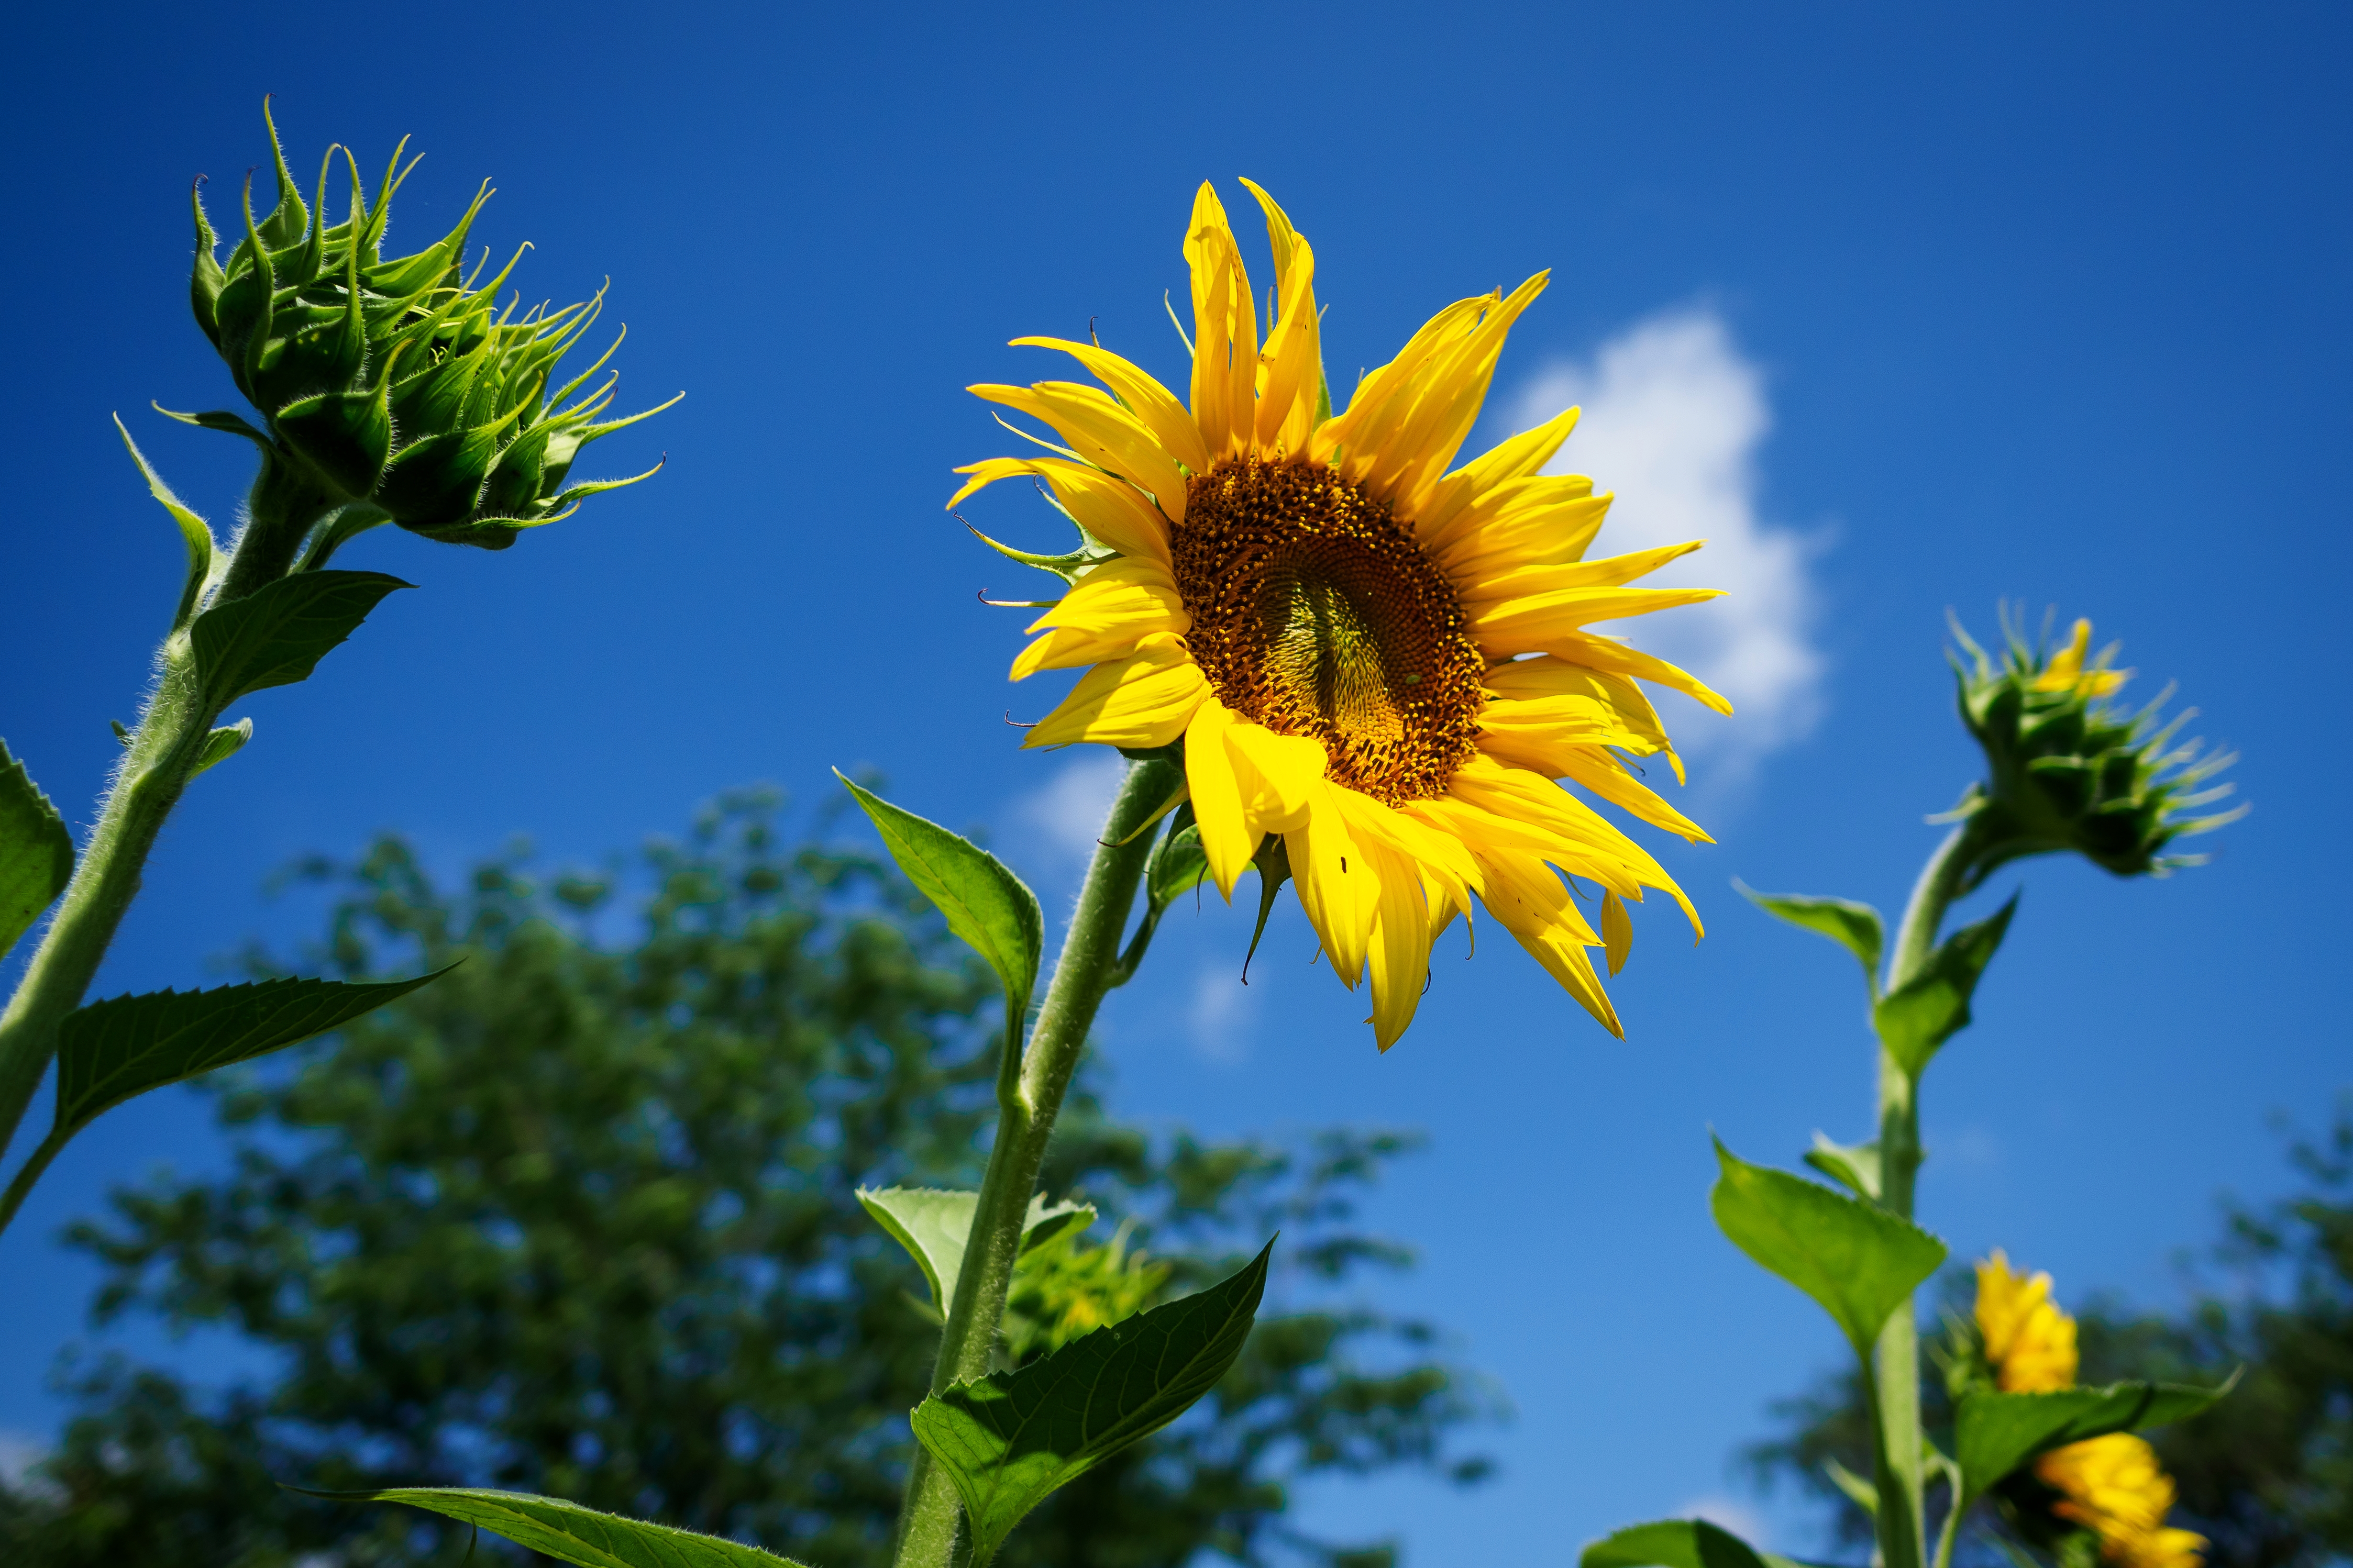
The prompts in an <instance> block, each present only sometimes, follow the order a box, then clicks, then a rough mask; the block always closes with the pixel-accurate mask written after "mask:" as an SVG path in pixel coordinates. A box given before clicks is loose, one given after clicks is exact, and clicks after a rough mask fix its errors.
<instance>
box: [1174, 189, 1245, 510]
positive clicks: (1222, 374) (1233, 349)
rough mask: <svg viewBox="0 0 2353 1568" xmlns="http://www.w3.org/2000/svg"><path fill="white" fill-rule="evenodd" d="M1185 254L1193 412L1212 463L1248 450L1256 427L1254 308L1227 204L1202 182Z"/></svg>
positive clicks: (1194, 205) (1202, 442)
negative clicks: (1190, 297)
mask: <svg viewBox="0 0 2353 1568" xmlns="http://www.w3.org/2000/svg"><path fill="white" fill-rule="evenodd" d="M1185 260H1186V262H1187V265H1188V266H1189V267H1190V268H1191V269H1192V274H1193V418H1194V421H1195V423H1196V424H1198V426H1200V429H1201V445H1202V447H1203V448H1204V449H1205V450H1206V451H1207V452H1208V455H1209V461H1210V462H1212V463H1214V462H1216V461H1217V460H1218V459H1219V458H1221V457H1224V456H1226V455H1228V454H1229V453H1239V452H1242V451H1246V450H1248V449H1249V447H1250V437H1251V434H1252V432H1253V430H1254V429H1255V428H1256V425H1257V417H1258V411H1257V410H1256V409H1255V408H1254V407H1253V406H1252V404H1253V402H1254V401H1255V395H1254V388H1255V385H1256V383H1257V380H1258V307H1257V305H1256V303H1255V301H1253V300H1252V299H1251V297H1250V273H1249V271H1248V269H1247V268H1244V267H1243V266H1242V256H1241V250H1240V247H1237V246H1236V245H1235V244H1234V231H1233V228H1232V226H1230V225H1229V224H1228V223H1227V222H1226V209H1225V206H1224V204H1222V203H1220V202H1219V200H1218V193H1217V192H1216V191H1214V190H1212V189H1211V188H1210V186H1209V184H1208V181H1206V180H1205V181H1203V182H1202V184H1201V188H1200V190H1199V191H1198V193H1197V194H1196V195H1195V196H1194V198H1193V225H1192V228H1191V231H1190V232H1189V233H1187V235H1186V237H1185Z"/></svg>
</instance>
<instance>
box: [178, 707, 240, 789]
mask: <svg viewBox="0 0 2353 1568" xmlns="http://www.w3.org/2000/svg"><path fill="white" fill-rule="evenodd" d="M252 739H253V721H252V720H250V719H239V720H238V721H237V722H236V723H234V724H224V725H222V726H221V727H220V728H219V729H217V730H215V731H212V733H210V734H208V735H206V737H205V749H204V751H203V752H202V753H201V754H200V755H199V756H198V757H197V758H196V765H195V769H194V770H193V771H191V772H190V773H189V774H188V776H189V777H190V778H194V777H195V776H196V774H197V773H203V772H204V771H205V770H206V768H208V767H211V766H212V765H213V764H214V763H225V762H227V760H228V759H229V758H231V757H233V756H235V755H237V752H241V751H243V750H244V749H245V743H246V742H248V741H250V740H252Z"/></svg>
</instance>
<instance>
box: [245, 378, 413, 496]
mask: <svg viewBox="0 0 2353 1568" xmlns="http://www.w3.org/2000/svg"><path fill="white" fill-rule="evenodd" d="M269 423H270V426H271V427H272V428H274V429H275V430H276V431H277V432H278V437H279V439H280V440H282V441H284V442H285V443H286V445H287V446H288V447H290V448H291V449H292V450H293V451H294V452H295V454H296V455H298V456H299V457H301V458H302V460H303V461H304V462H307V463H309V464H310V465H311V467H312V468H315V469H317V470H318V471H319V475H320V477H321V478H322V479H325V480H326V481H327V482H328V483H330V484H332V485H333V486H334V487H335V488H336V489H339V490H341V491H343V494H345V495H347V496H351V497H353V498H354V499H358V498H364V497H365V496H367V495H369V494H370V493H372V492H373V491H374V490H375V486H376V480H377V479H379V478H380V477H382V475H383V473H384V468H385V463H386V462H388V461H390V459H391V458H392V408H391V405H389V404H388V403H387V402H386V401H385V389H384V387H383V386H382V385H380V384H379V385H377V386H374V387H360V388H358V389H357V390H355V391H350V392H322V393H319V394H317V395H314V396H311V397H300V398H297V399H295V400H294V401H293V402H291V403H290V404H288V405H286V406H285V407H283V408H281V409H280V410H279V411H278V413H277V414H276V415H275V416H273V417H272V418H271V419H270V422H269Z"/></svg>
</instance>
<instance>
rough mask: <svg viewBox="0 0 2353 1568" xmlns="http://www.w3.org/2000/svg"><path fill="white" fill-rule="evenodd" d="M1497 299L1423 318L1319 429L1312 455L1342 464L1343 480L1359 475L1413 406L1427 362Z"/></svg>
mask: <svg viewBox="0 0 2353 1568" xmlns="http://www.w3.org/2000/svg"><path fill="white" fill-rule="evenodd" d="M1493 303H1494V298H1493V296H1492V295H1487V294H1482V295H1479V296H1477V297H1476V298H1474V299H1470V300H1456V301H1455V302H1454V303H1453V304H1451V305H1449V306H1447V307H1446V309H1444V310H1440V311H1439V312H1438V314H1436V315H1435V316H1432V317H1431V318H1430V320H1429V321H1425V322H1423V323H1422V325H1421V330H1420V331H1418V332H1416V333H1414V335H1413V336H1412V337H1411V338H1409V339H1408V340H1407V341H1406V345H1405V347H1403V348H1402V349H1399V350H1398V356H1397V358H1395V359H1393V360H1391V361H1389V363H1387V364H1385V365H1383V366H1381V367H1380V368H1379V369H1378V370H1377V371H1374V372H1373V373H1372V374H1369V375H1367V376H1366V377H1365V379H1364V380H1363V381H1362V382H1361V383H1359V384H1358V385H1357V387H1356V395H1355V396H1353V397H1351V398H1350V399H1349V400H1348V407H1347V411H1346V412H1345V413H1343V414H1340V415H1337V416H1335V417H1333V418H1331V419H1327V420H1325V421H1324V424H1323V425H1321V426H1318V427H1317V429H1316V431H1315V439H1314V445H1313V446H1312V447H1311V448H1310V450H1309V456H1311V457H1313V458H1314V459H1315V460H1316V461H1317V462H1319V463H1330V464H1332V465H1333V466H1334V467H1335V468H1340V469H1341V470H1342V477H1343V478H1346V479H1355V478H1356V474H1357V473H1359V472H1361V471H1363V469H1364V468H1366V467H1368V466H1369V464H1370V461H1371V459H1370V458H1369V457H1367V456H1366V454H1368V453H1370V452H1372V451H1374V450H1375V449H1376V448H1377V446H1378V445H1379V441H1380V437H1382V435H1383V434H1384V433H1386V432H1387V431H1388V430H1390V429H1392V428H1394V427H1395V426H1396V425H1397V424H1398V421H1400V420H1402V419H1403V418H1404V417H1405V416H1406V414H1407V413H1408V412H1409V410H1410V408H1411V404H1412V400H1411V398H1410V396H1409V395H1408V394H1409V393H1410V391H1411V389H1412V387H1413V385H1414V384H1415V378H1416V377H1417V376H1418V375H1419V374H1421V372H1422V368H1423V366H1424V365H1425V364H1427V363H1429V361H1430V357H1431V356H1432V355H1433V354H1435V353H1438V352H1439V349H1440V345H1441V344H1444V343H1447V342H1451V341H1453V340H1454V339H1456V338H1458V337H1461V335H1462V334H1463V333H1465V332H1467V331H1470V330H1471V328H1472V326H1474V325H1475V324H1476V323H1477V322H1478V320H1479V318H1480V317H1481V316H1482V315H1483V314H1484V313H1485V312H1486V310H1487V308H1488V307H1489V306H1490V305H1492V304H1493Z"/></svg>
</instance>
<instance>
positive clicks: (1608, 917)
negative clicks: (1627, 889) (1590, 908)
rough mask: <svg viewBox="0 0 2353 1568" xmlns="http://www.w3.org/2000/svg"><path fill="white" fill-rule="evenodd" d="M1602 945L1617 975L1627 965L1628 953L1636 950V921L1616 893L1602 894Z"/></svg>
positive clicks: (1610, 971)
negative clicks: (1630, 916)
mask: <svg viewBox="0 0 2353 1568" xmlns="http://www.w3.org/2000/svg"><path fill="white" fill-rule="evenodd" d="M1601 945H1602V949H1603V951H1604V952H1607V953H1608V955H1609V973H1610V974H1611V976H1612V977H1615V976H1616V974H1617V973H1618V972H1619V971H1620V970H1621V969H1623V968H1625V967H1626V955H1627V954H1628V953H1630V952H1633V951H1634V922H1633V921H1631V920H1630V919H1628V918H1627V915H1626V905H1625V901H1624V900H1621V899H1620V898H1619V897H1618V895H1617V894H1615V893H1610V892H1605V893H1603V894H1602V895H1601Z"/></svg>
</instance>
